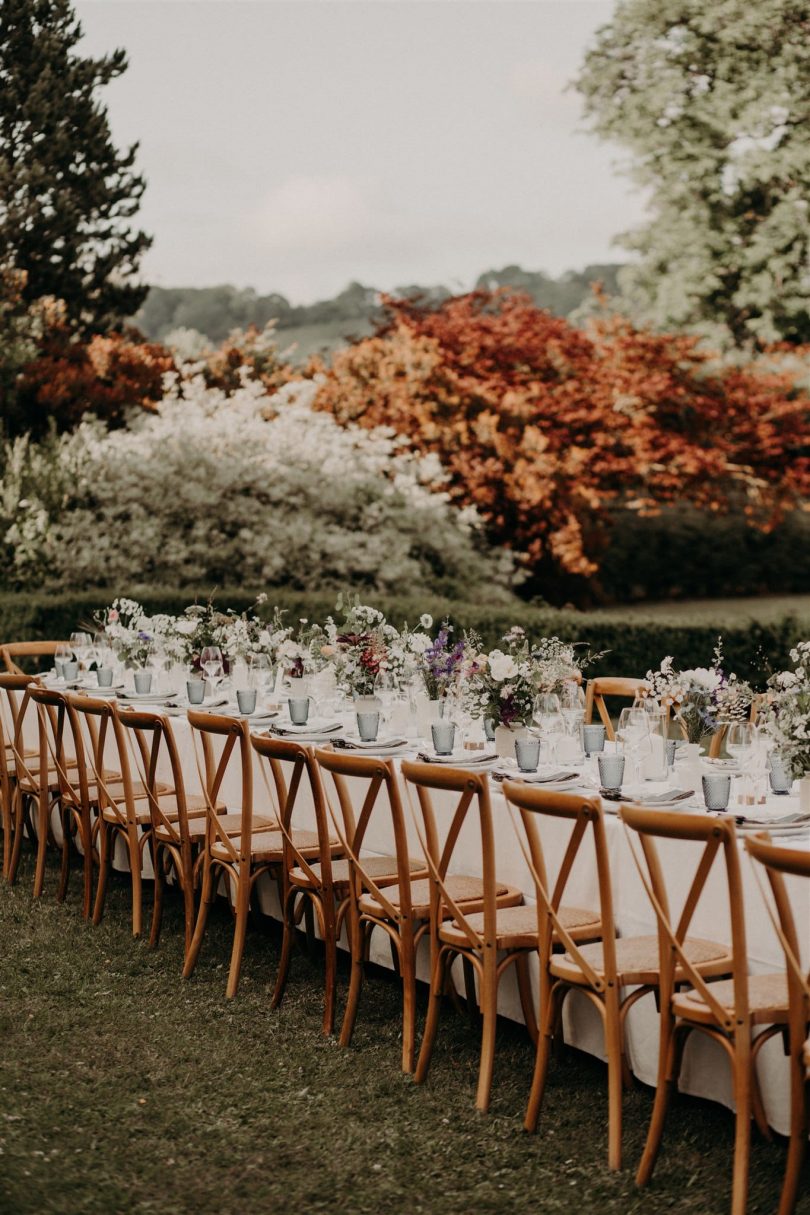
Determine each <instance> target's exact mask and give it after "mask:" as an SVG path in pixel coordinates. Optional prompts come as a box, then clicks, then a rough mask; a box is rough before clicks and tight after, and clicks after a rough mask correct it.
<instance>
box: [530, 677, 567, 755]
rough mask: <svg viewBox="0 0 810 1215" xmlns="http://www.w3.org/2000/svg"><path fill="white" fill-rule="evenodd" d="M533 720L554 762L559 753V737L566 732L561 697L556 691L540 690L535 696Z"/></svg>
mask: <svg viewBox="0 0 810 1215" xmlns="http://www.w3.org/2000/svg"><path fill="white" fill-rule="evenodd" d="M532 721H533V722H534V724H535V726H536V727H537V729H538V730H539V732H540V736H541V739H542V740H543V741H544V742H545V743H546V744H547V746H548V757H549V762H550V763H553V762H554V759H555V756H556V754H557V739H558V738H559V736H560V735H561V734H564V733H565V719H564V718H563V715H562V709H561V706H560V698H559V696H557V694H556V693H555V692H540V693H539V694H538V695H537V696H536V697H535V699H534V706H533V711H532Z"/></svg>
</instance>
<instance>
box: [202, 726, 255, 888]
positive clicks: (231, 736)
mask: <svg viewBox="0 0 810 1215" xmlns="http://www.w3.org/2000/svg"><path fill="white" fill-rule="evenodd" d="M188 721H189V725H190V726H191V731H192V739H193V740H194V754H195V758H196V760H197V771H198V772H199V775H200V784H201V786H202V791H203V795H204V797H205V799H206V803H207V808H208V820H207V821H208V828H209V836H208V839H209V844H211V843H213V842H216V843H217V844H219V845H221V846H222V847H223V848H224V849H225V851H226V852H227V853H228V855H229V857H230V859H231V861H232V862H233V863H234V864H237V863H238V864H239V865H241V866H246V867H248V868H249V867H250V860H251V852H252V843H251V837H252V834H253V751H252V749H251V746H250V730H249V729H248V725H247V722H245V721H242V720H241V719H240V718H237V717H223V716H222V715H221V714H218V713H200V712H196V711H194V710H193V709H189V711H188ZM214 739H221V740H222V749H221V751H220V753H219V756H218V757H217V756H215V753H214V743H213V740H214ZM198 742H199V743H200V744H201V747H202V753H203V764H202V765H201V764H200V759H199V751H198V749H197V744H198ZM235 753H236V754H237V755H238V760H239V769H240V781H241V801H242V828H241V834H240V835H239V847H238V848H236V847H235V846H234V842H233V841H234V837H233V836H230V835H228V833H227V831H226V830H224V829H223V827H222V825H221V823H220V821H219V815H218V814H217V813H216V809H215V807H216V805H217V802H218V799H219V795H220V791H221V788H222V782H223V780H224V778H225V773H226V772H227V770H228V767H229V766H230V764H231V762H232V760H234V754H235ZM234 762H235V760H234Z"/></svg>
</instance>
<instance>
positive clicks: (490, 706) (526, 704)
mask: <svg viewBox="0 0 810 1215" xmlns="http://www.w3.org/2000/svg"><path fill="white" fill-rule="evenodd" d="M502 640H503V645H502V647H501V648H498V649H495V650H491V651H490V653H489V654H479V655H478V656H477V658H476V659H475V662H474V664H473V666H472V668H471V670H470V675H469V695H468V702H469V704H470V708H471V712H472V713H473V714H474V715H475V716H479V717H483V718H484V721H492V722H493V723H494V724H495V725H496V726H498V725H501V726H510V727H512V728H514V727H515V726H521V725H527V724H528V723H529V722H530V721H531V720H532V715H533V710H534V701H535V697H536V696H537V694H538V693H539V692H558V691H559V690H560V689H561V687H562V686H563V684H564V683H566V682H568V681H569V680H571V679H575V678H577V677H578V675H579V672H580V671H581V670H582V669H583V667H584V666H586V665H587V663H589V662H591V661H593V658H594V657H599V655H591V654H590V653H579V654H578V653H577V647H576V646H575V645H573V644H572V643H570V642H565V641H561V640H560V639H559V637H543V638H541V639H540V641H538V642H537V643H536V644H535V645H532V644H531V643H530V641H529V639H528V637H527V636H526V632H525V630H524V629H522V628H521V627H520V625H515V627H514V628H511V629H510V630H509V632H508V633H506V634H505V635H504V637H503V639H502Z"/></svg>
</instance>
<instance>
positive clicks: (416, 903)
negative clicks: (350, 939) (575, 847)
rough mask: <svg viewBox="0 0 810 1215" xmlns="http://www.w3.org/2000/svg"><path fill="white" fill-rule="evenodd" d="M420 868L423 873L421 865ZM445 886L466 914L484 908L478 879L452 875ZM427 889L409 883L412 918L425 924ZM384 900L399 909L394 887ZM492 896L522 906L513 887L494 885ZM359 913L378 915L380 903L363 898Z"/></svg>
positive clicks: (427, 886) (426, 885) (424, 882)
mask: <svg viewBox="0 0 810 1215" xmlns="http://www.w3.org/2000/svg"><path fill="white" fill-rule="evenodd" d="M422 868H423V869H424V865H423V866H422ZM444 884H445V888H446V890H447V893H448V894H449V895H450V897H451V898H453V899H454V900H455V902H457V903H460V904H463V906H464V910H465V912H467V911H470V912H472V913H473V914H475V910H476V907H483V901H482V900H483V897H484V883H483V880H482V879H481V878H479V877H466V876H464V875H462V874H455V875H453V876H451V877H448V878H446V879H445V883H444ZM430 888H431V883H430V881H429V880H428V879H427V878H423V879H421V880H420V881H417V882H412V883H411V914H412V916H413V918H414V919H415V920H426V919H427V918H428V916H429V915H430ZM385 896H386V898H387V899H389V901H390V902H391V903H393V905H394V906H395V907H399V904H400V895H399V888H398V887H397V886H391V887H390V889H388V890H386V892H385ZM495 896H496V898H497V899H498V902H499V903H503V904H505V905H515V904H517V903H522V902H523V894H522V892H521V891H520V890H516V889H515V888H514V887H513V886H507V885H505V884H504V883H503V882H498V883H497V886H496V889H495ZM360 910H361V911H370V912H371V913H372V915H380V914H381V908H380V905H379V903H377V902H375V900H374V899H373V898H372V897H371V896H370V895H364V897H363V898H362V899H361V900H360ZM534 930H535V933H536V932H537V916H536V915H535V917H534ZM462 935H463V934H462ZM465 941H466V937H465Z"/></svg>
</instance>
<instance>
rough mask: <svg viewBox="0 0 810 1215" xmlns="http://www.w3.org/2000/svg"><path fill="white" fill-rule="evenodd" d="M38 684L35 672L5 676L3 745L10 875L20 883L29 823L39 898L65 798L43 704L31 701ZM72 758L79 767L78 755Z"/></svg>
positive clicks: (1, 686) (0, 691)
mask: <svg viewBox="0 0 810 1215" xmlns="http://www.w3.org/2000/svg"><path fill="white" fill-rule="evenodd" d="M38 686H39V680H38V679H36V678H35V677H34V676H24V674H17V676H16V674H4V676H0V696H1V697H2V701H4V714H5V722H6V728H5V730H4V733H6V731H7V735H9V736H7V738H6V739H5V744H4V768H5V775H4V782H5V784H7V786H9V793H7V796H6V795H4V853H5V854H6V855H7V858H9V864H7V877H9V881H10V882H15V881H16V878H17V870H18V868H19V858H21V854H22V842H23V835H24V831H26V826H27V827H28V830H29V833H30V836H32V838H33V840H35V841H36V864H35V869H34V897H35V898H39V895H40V894H41V893H43V888H44V885H45V861H46V855H47V843H49V840H51V841H52V838H53V836H52V832H51V812H52V809H53V808H55V807H56V806H57V804H58V799H60V779H58V774H57V772H56V768H55V765H53V762H52V759H51V755H50V751H49V741H47V740H49V735H47V733H46V731H45V730H43V729H40V722H39V716H38V707H36V706H35V703H34V701H33V700H32V693H33V690H34V689H35V688H38ZM9 739H10V741H9ZM34 742H35V744H36V745H35V746H34V745H32V744H34ZM67 762H68V761H66V763H67ZM69 762H70V763H72V764H73V765H75V761H74V759H72V761H69ZM34 812H35V813H34ZM9 841H11V846H10V852H9Z"/></svg>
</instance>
